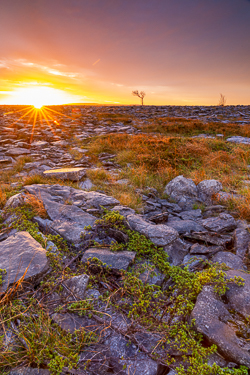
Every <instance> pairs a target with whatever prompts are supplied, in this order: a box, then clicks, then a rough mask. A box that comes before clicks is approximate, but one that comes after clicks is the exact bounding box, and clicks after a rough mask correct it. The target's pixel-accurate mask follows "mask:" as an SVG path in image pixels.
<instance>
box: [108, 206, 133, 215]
mask: <svg viewBox="0 0 250 375" xmlns="http://www.w3.org/2000/svg"><path fill="white" fill-rule="evenodd" d="M111 211H117V212H119V214H120V215H122V216H124V217H125V218H126V217H127V216H128V215H134V214H135V210H133V208H130V207H127V206H120V205H119V206H115V207H113V208H112V209H111Z"/></svg>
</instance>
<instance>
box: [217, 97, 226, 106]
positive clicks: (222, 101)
mask: <svg viewBox="0 0 250 375" xmlns="http://www.w3.org/2000/svg"><path fill="white" fill-rule="evenodd" d="M226 101H227V100H226V97H225V95H222V94H220V100H219V106H221V107H224V106H225V105H226Z"/></svg>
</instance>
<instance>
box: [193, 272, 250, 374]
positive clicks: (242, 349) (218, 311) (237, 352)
mask: <svg viewBox="0 0 250 375" xmlns="http://www.w3.org/2000/svg"><path fill="white" fill-rule="evenodd" d="M229 272H232V271H229ZM233 272H237V271H233ZM191 319H195V326H196V329H197V331H198V332H200V333H202V334H203V335H204V336H205V338H206V339H207V340H208V341H209V343H210V344H215V345H216V346H217V348H218V352H219V353H221V354H222V355H223V356H224V357H225V358H226V359H227V360H229V361H232V362H235V363H237V364H239V365H245V366H247V367H248V368H250V353H249V344H248V343H247V342H246V341H245V340H243V339H239V338H238V337H237V335H236V332H235V330H234V328H233V327H232V326H231V325H229V324H228V321H230V320H233V317H232V316H231V314H230V313H229V312H228V310H227V309H226V307H225V305H224V303H223V302H222V301H221V299H220V298H219V297H218V295H216V294H215V292H214V290H213V287H212V286H204V287H203V290H202V292H201V293H200V294H199V295H198V298H197V301H196V304H195V307H194V309H193V311H192V313H191Z"/></svg>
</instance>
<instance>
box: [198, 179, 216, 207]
mask: <svg viewBox="0 0 250 375" xmlns="http://www.w3.org/2000/svg"><path fill="white" fill-rule="evenodd" d="M197 189H198V195H199V197H200V199H201V200H203V201H204V202H205V203H206V204H211V203H212V197H213V196H214V195H215V194H217V193H219V192H220V191H221V190H222V184H221V182H219V181H217V180H204V181H201V182H200V183H199V184H198V185H197Z"/></svg>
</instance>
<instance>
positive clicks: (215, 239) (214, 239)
mask: <svg viewBox="0 0 250 375" xmlns="http://www.w3.org/2000/svg"><path fill="white" fill-rule="evenodd" d="M183 237H184V238H187V239H188V240H192V241H193V240H198V241H202V242H204V243H205V244H211V245H217V246H227V245H229V244H230V243H231V242H232V237H231V236H229V235H225V234H219V233H212V232H211V233H209V232H200V233H196V232H192V233H190V234H189V233H186V234H184V235H183Z"/></svg>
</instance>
